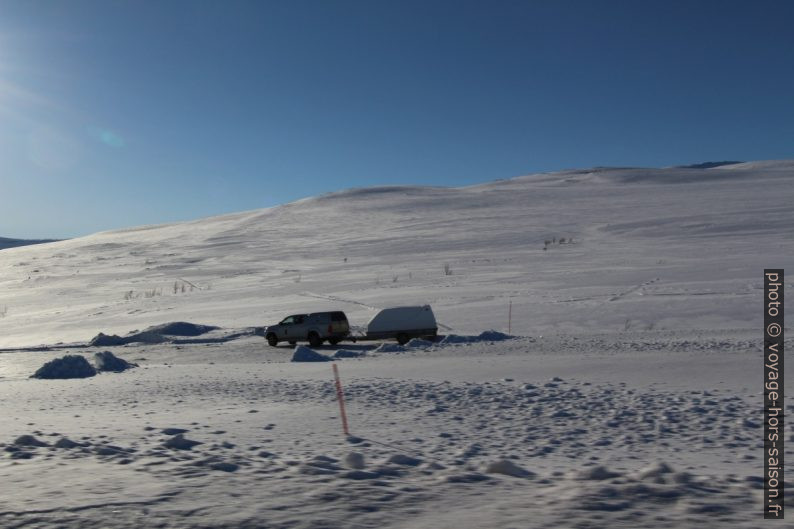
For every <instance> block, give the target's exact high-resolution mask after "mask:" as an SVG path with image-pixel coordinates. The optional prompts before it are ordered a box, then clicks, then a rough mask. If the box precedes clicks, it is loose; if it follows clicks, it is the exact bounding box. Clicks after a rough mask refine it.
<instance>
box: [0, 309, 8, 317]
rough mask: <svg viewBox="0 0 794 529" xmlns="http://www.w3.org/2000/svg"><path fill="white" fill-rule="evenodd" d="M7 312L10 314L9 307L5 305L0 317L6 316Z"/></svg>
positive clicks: (0, 310)
mask: <svg viewBox="0 0 794 529" xmlns="http://www.w3.org/2000/svg"><path fill="white" fill-rule="evenodd" d="M6 314H8V307H6V306H3V308H2V309H0V318H5V317H6Z"/></svg>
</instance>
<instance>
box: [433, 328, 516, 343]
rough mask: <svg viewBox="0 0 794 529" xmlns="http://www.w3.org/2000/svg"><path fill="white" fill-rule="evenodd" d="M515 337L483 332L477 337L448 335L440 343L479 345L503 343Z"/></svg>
mask: <svg viewBox="0 0 794 529" xmlns="http://www.w3.org/2000/svg"><path fill="white" fill-rule="evenodd" d="M514 338H515V336H511V335H510V334H505V333H503V332H499V331H493V330H490V331H483V332H481V333H480V334H479V335H477V336H461V335H458V334H448V335H446V336H444V338H443V339H442V340H441V342H440V343H442V344H459V343H478V342H503V341H505V340H512V339H514Z"/></svg>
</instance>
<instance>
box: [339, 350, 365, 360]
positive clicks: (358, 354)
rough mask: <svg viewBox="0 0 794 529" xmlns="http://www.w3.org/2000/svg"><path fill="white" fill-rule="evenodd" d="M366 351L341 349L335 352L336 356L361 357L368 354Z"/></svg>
mask: <svg viewBox="0 0 794 529" xmlns="http://www.w3.org/2000/svg"><path fill="white" fill-rule="evenodd" d="M366 355H367V353H365V352H364V351H349V350H347V349H339V350H338V351H337V352H335V353H334V358H360V357H362V356H366Z"/></svg>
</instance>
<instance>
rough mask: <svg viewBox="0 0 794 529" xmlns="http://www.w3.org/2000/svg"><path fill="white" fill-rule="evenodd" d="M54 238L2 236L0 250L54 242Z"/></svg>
mask: <svg viewBox="0 0 794 529" xmlns="http://www.w3.org/2000/svg"><path fill="white" fill-rule="evenodd" d="M54 240H55V239H9V238H8V237H0V250H5V249H6V248H18V247H19V246H29V245H31V244H43V243H45V242H54Z"/></svg>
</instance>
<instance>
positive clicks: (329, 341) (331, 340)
mask: <svg viewBox="0 0 794 529" xmlns="http://www.w3.org/2000/svg"><path fill="white" fill-rule="evenodd" d="M341 341H342V339H341V338H328V343H329V344H331V345H336V344H338V343H339V342H341Z"/></svg>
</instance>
